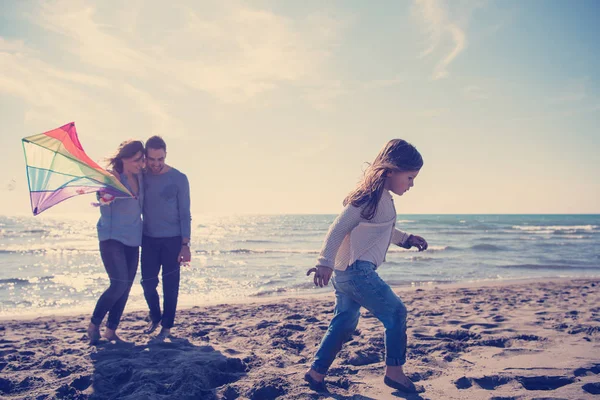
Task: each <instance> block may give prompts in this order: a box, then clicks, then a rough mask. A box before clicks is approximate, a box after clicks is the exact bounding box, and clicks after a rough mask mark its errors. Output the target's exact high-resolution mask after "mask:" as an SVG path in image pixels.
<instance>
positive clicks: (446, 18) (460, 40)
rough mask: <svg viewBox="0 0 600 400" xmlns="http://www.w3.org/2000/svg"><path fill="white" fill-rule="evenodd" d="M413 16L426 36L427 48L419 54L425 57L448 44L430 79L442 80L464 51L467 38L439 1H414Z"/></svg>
mask: <svg viewBox="0 0 600 400" xmlns="http://www.w3.org/2000/svg"><path fill="white" fill-rule="evenodd" d="M413 15H414V16H415V17H416V18H417V20H419V21H420V22H421V23H422V24H423V25H424V28H425V30H426V32H427V34H428V36H429V37H428V40H429V46H428V47H427V48H426V49H425V50H424V51H423V52H422V53H421V54H420V57H426V56H429V55H431V54H433V53H434V52H435V51H437V50H438V49H439V48H440V47H443V46H445V45H446V47H447V44H448V43H449V44H450V47H451V49H450V50H449V51H448V50H446V52H447V54H446V55H445V56H444V57H443V58H442V59H441V60H440V61H438V63H437V64H436V66H435V67H434V70H433V74H432V78H433V79H434V80H437V79H442V78H445V77H447V76H448V67H449V66H450V64H451V63H452V62H453V61H454V60H455V59H456V57H458V55H459V54H460V53H462V52H463V51H464V49H465V48H466V46H467V37H466V34H465V32H464V31H463V29H462V28H461V27H460V26H459V24H458V22H456V21H453V20H451V19H450V15H449V13H448V11H447V9H446V7H445V5H444V3H443V2H442V1H441V0H415V3H414V7H413Z"/></svg>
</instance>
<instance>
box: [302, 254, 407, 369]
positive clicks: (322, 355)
mask: <svg viewBox="0 0 600 400" xmlns="http://www.w3.org/2000/svg"><path fill="white" fill-rule="evenodd" d="M375 269H376V267H375V264H373V263H371V262H368V261H361V260H358V261H356V262H355V263H354V264H352V265H350V266H349V267H348V268H347V269H346V270H345V271H339V270H335V272H334V277H333V279H332V283H333V286H334V287H335V297H336V301H335V310H334V314H333V319H332V320H331V323H330V324H329V329H327V332H326V333H325V337H323V340H322V341H321V345H320V346H319V350H318V351H317V354H316V355H315V358H314V361H313V364H312V369H313V370H315V371H317V372H318V373H320V374H325V373H327V370H328V369H329V367H330V366H331V363H333V360H334V359H335V356H336V355H337V353H338V352H339V351H340V349H341V348H342V344H343V343H344V342H346V341H347V340H348V339H350V336H351V335H352V333H353V332H354V330H355V329H356V325H358V318H359V317H360V307H361V306H362V307H364V308H366V309H367V310H369V311H370V312H371V313H372V314H373V315H374V316H375V317H377V318H378V319H379V320H380V321H381V322H382V323H383V326H384V327H385V354H386V356H385V364H386V365H404V363H405V362H406V307H405V306H404V304H403V303H402V301H401V300H400V298H398V296H396V294H395V293H394V292H393V291H392V289H391V288H390V286H389V285H388V284H387V283H385V282H384V281H383V280H382V279H381V278H380V277H379V275H378V274H377V272H375Z"/></svg>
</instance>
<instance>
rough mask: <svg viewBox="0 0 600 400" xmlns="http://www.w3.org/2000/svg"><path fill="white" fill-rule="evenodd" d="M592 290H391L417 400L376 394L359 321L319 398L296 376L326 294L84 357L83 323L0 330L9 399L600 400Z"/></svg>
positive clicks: (131, 331) (380, 347)
mask: <svg viewBox="0 0 600 400" xmlns="http://www.w3.org/2000/svg"><path fill="white" fill-rule="evenodd" d="M599 289H600V279H578V280H569V279H557V280H545V281H517V282H502V283H498V282H493V283H478V284H469V285H467V284H455V285H446V286H442V285H438V286H432V287H425V288H397V289H396V291H397V293H398V294H399V295H400V297H401V298H402V299H403V301H404V303H405V304H406V306H407V308H408V312H409V314H408V315H409V316H408V346H409V347H408V361H407V364H406V365H405V371H406V372H407V374H408V376H409V377H410V378H411V379H412V380H413V381H415V382H416V383H417V385H419V386H421V388H422V390H423V391H422V392H421V393H419V394H416V395H414V394H413V395H405V394H402V393H401V392H398V391H395V390H394V389H391V388H388V387H387V386H385V385H384V384H383V371H384V363H383V359H384V343H383V327H382V326H381V323H380V322H379V321H378V320H377V319H376V318H374V317H373V316H372V315H371V314H370V313H369V312H367V311H365V310H364V309H363V311H362V317H361V321H360V323H359V325H358V328H357V330H356V332H355V334H354V336H353V337H352V339H351V340H350V341H349V342H348V343H346V344H345V345H344V347H343V349H342V351H341V352H340V354H339V355H338V358H337V359H336V361H335V362H334V364H333V365H332V368H331V370H330V372H329V375H328V377H327V379H326V380H327V383H328V388H329V392H328V393H316V392H314V391H312V390H310V388H309V387H308V385H307V384H306V383H305V382H304V381H303V379H302V377H303V374H304V372H305V371H306V369H307V368H308V366H309V365H310V361H311V358H312V356H313V354H314V352H315V350H316V347H317V345H318V343H319V342H320V340H321V338H322V337H323V334H324V332H325V330H326V329H327V326H328V323H329V320H330V319H331V316H332V312H333V300H334V297H333V294H332V293H328V294H326V295H319V296H312V297H307V296H303V297H296V298H290V297H287V298H283V297H281V298H271V299H268V300H262V301H257V302H253V303H248V304H224V305H211V306H206V307H193V308H190V309H185V310H180V311H179V312H178V316H177V321H176V323H177V326H176V327H175V328H174V329H173V336H172V337H171V338H168V339H166V340H164V341H159V340H157V339H156V338H153V337H152V336H148V335H144V334H143V330H144V328H145V327H146V321H145V318H146V314H147V313H146V312H143V311H136V312H128V311H127V310H126V311H125V315H124V317H123V319H122V322H121V326H120V328H119V334H120V335H121V337H122V338H123V339H124V340H126V341H128V342H129V343H119V344H117V343H109V342H107V341H104V340H103V341H101V343H100V344H99V345H97V346H89V345H88V340H87V335H86V327H87V323H88V320H89V316H88V315H79V316H57V317H42V318H38V319H33V320H31V319H29V320H14V319H13V320H4V321H0V397H2V398H7V399H13V398H18V399H21V398H23V399H55V398H58V399H87V398H93V399H275V398H280V399H397V398H407V399H486V400H487V399H496V400H500V399H505V400H507V399H587V398H589V399H593V398H599V399H600V294H599Z"/></svg>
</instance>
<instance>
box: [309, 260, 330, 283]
mask: <svg viewBox="0 0 600 400" xmlns="http://www.w3.org/2000/svg"><path fill="white" fill-rule="evenodd" d="M313 272H314V273H315V277H314V279H313V282H315V286H319V287H323V286H327V285H328V284H329V279H331V274H332V273H333V270H332V269H331V268H328V267H324V266H322V265H317V266H316V267H314V268H311V269H309V270H308V271H306V276H310V274H312V273H313Z"/></svg>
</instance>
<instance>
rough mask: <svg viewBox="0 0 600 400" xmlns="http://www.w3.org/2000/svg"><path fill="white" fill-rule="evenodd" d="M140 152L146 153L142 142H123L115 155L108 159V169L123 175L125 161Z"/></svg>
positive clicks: (130, 140)
mask: <svg viewBox="0 0 600 400" xmlns="http://www.w3.org/2000/svg"><path fill="white" fill-rule="evenodd" d="M140 151H141V152H142V153H144V143H142V142H140V141H139V140H133V139H129V140H126V141H124V142H122V143H121V144H120V145H119V148H118V149H117V151H116V152H115V154H114V155H113V156H112V157H109V158H107V159H106V163H107V165H108V168H109V169H112V170H113V171H116V172H118V173H119V174H122V173H123V159H124V158H131V157H133V156H135V155H136V154H137V153H138V152H140Z"/></svg>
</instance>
